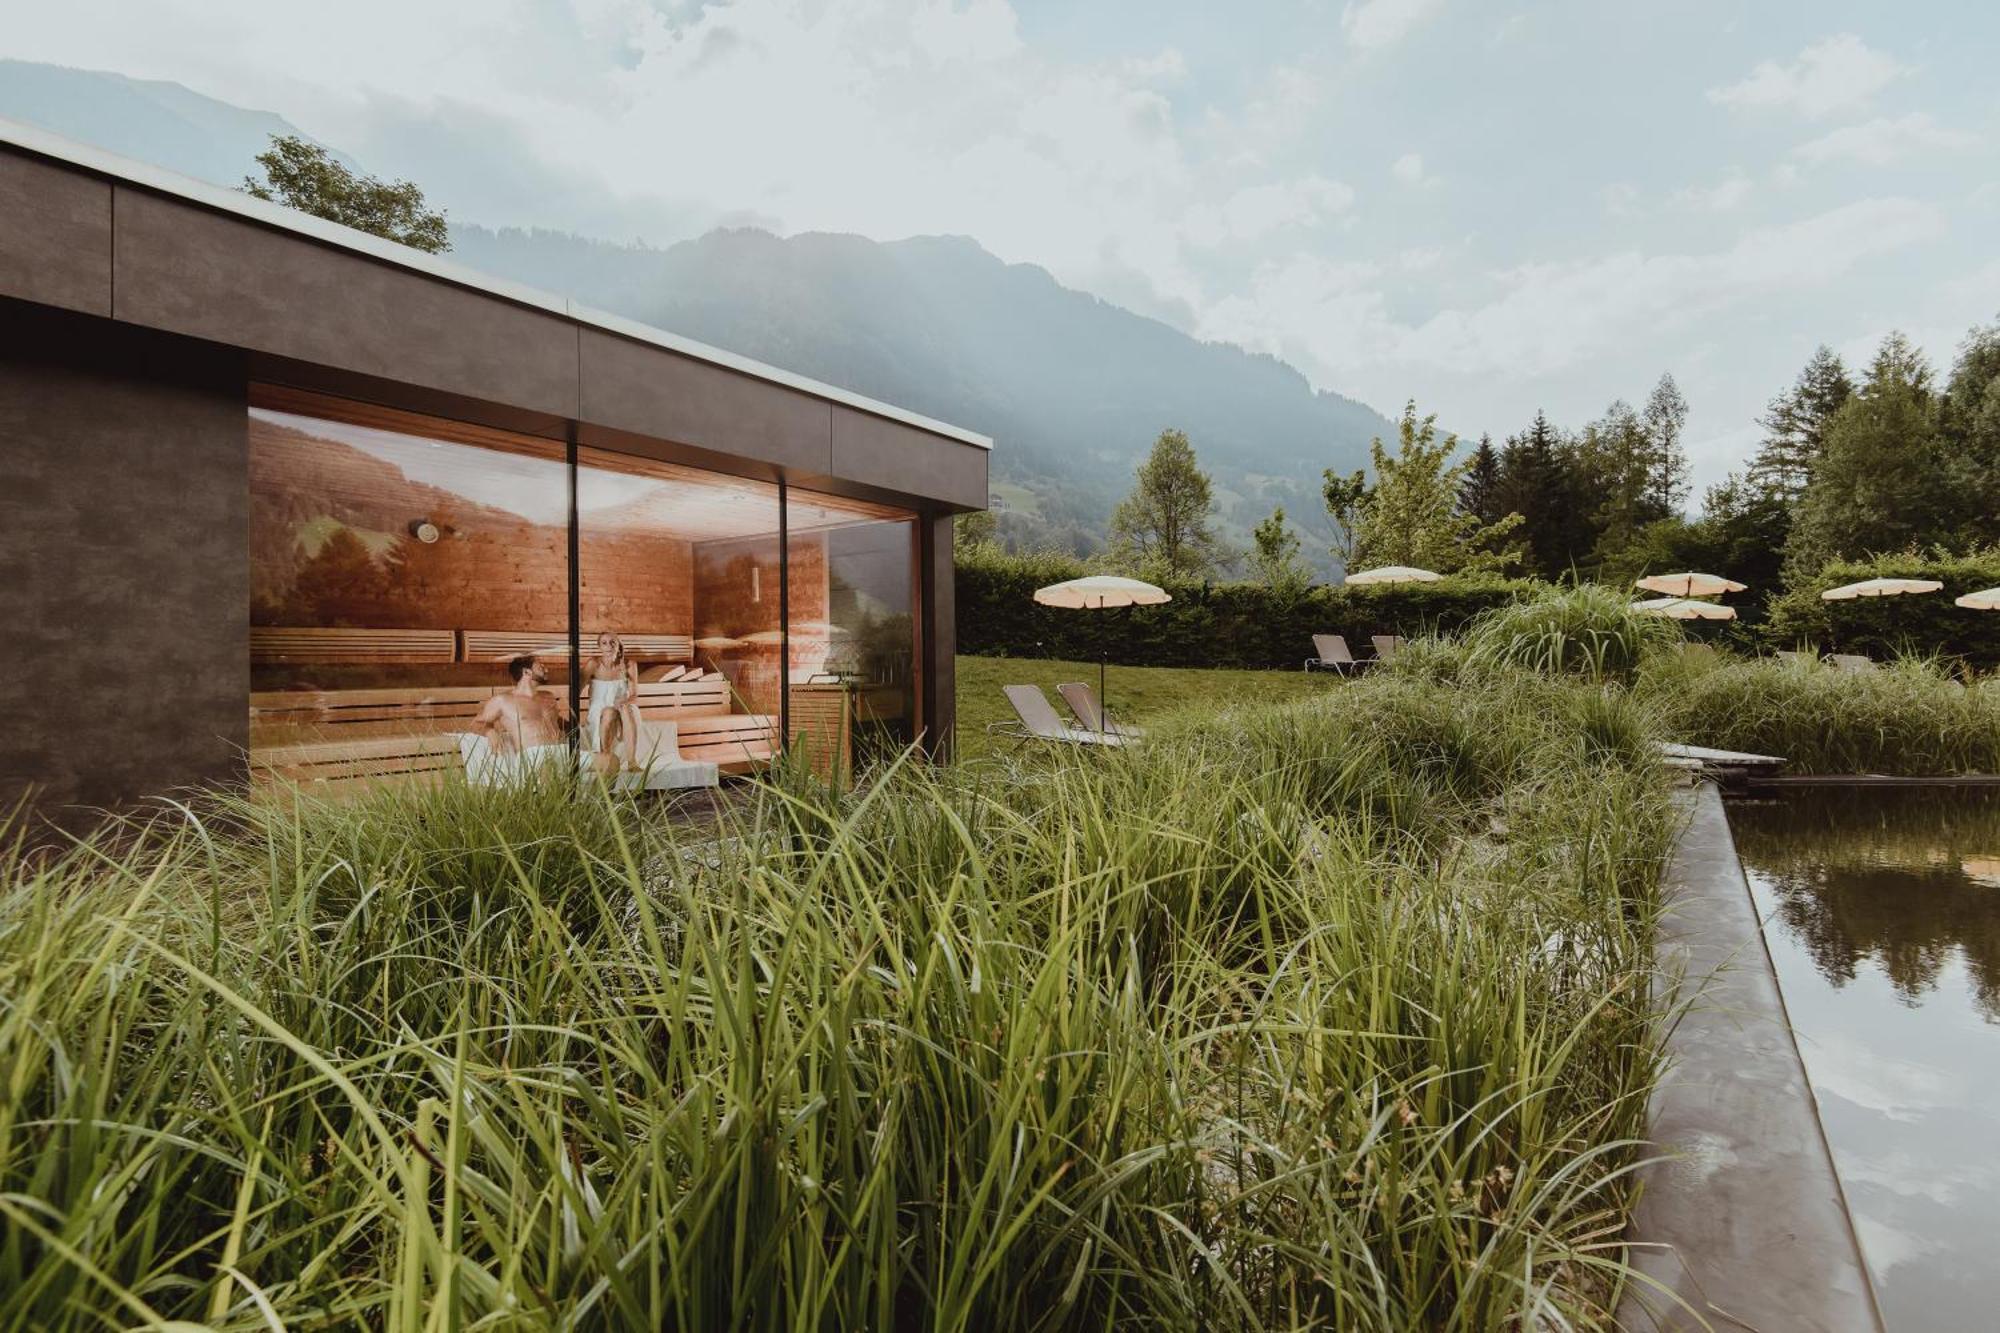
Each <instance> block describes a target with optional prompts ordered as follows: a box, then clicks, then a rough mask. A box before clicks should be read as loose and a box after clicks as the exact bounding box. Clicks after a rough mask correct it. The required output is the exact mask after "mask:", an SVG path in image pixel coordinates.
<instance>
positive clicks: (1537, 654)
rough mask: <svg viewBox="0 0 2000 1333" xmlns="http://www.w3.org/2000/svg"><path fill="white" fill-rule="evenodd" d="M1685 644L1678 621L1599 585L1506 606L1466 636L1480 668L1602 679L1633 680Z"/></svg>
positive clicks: (1483, 618) (1485, 617) (1476, 624)
mask: <svg viewBox="0 0 2000 1333" xmlns="http://www.w3.org/2000/svg"><path fill="white" fill-rule="evenodd" d="M1680 642H1681V633H1680V630H1679V629H1678V628H1677V627H1676V626H1675V625H1674V624H1673V623H1672V622H1670V621H1667V620H1663V619H1661V618H1660V617H1658V616H1649V615H1643V614H1641V613H1639V612H1637V611H1634V610H1633V609H1632V607H1631V604H1630V601H1629V599H1628V598H1627V597H1626V596H1625V595H1624V594H1623V593H1621V592H1618V591H1616V590H1614V589H1611V588H1606V587H1601V586H1599V585H1597V584H1594V583H1584V584H1578V585H1576V586H1573V587H1567V588H1558V589H1556V590H1554V591H1552V592H1548V593H1544V594H1543V595H1542V596H1539V597H1536V598H1534V599H1533V600H1531V601H1523V602H1515V603H1513V604H1512V605H1509V606H1502V607H1498V608H1496V609H1494V610H1492V611H1488V612H1486V613H1485V614H1483V615H1481V616H1480V617H1479V618H1478V619H1477V620H1475V621H1474V622H1473V624H1472V627H1471V628H1470V629H1469V630H1468V631H1467V632H1466V646H1467V650H1468V655H1469V658H1470V660H1471V661H1472V662H1473V663H1474V664H1476V665H1480V666H1485V667H1489V668H1490V667H1524V668H1527V669H1528V670H1531V671H1540V672H1544V673H1569V674H1576V675H1582V676H1587V677H1589V678H1591V679H1594V680H1607V679H1612V680H1627V679H1630V678H1631V676H1632V674H1633V673H1634V672H1636V671H1637V670H1638V669H1639V666H1640V664H1641V663H1642V662H1644V661H1645V660H1646V659H1647V658H1648V657H1649V656H1651V655H1653V654H1655V653H1657V652H1660V651H1662V650H1664V649H1666V648H1669V647H1671V646H1673V645H1675V644H1678V643H1680Z"/></svg>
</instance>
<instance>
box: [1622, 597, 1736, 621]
mask: <svg viewBox="0 0 2000 1333" xmlns="http://www.w3.org/2000/svg"><path fill="white" fill-rule="evenodd" d="M1632 609H1633V610H1634V611H1637V612H1638V613H1639V614H1640V615H1645V616H1665V617H1666V618H1667V619H1668V620H1734V619H1736V608H1735V607H1733V606H1724V605H1722V604H1721V603H1720V602H1702V601H1697V600H1695V599H1694V598H1692V597H1655V598H1652V599H1651V600H1650V601H1644V602H1634V603H1632Z"/></svg>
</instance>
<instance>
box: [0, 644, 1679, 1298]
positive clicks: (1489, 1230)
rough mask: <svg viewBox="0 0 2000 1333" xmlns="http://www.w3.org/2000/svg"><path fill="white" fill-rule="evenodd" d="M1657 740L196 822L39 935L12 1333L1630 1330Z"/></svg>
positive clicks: (379, 803)
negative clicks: (1622, 1310) (688, 809)
mask: <svg viewBox="0 0 2000 1333" xmlns="http://www.w3.org/2000/svg"><path fill="white" fill-rule="evenodd" d="M1648 734H1649V733H1647V731H1646V729H1645V723H1644V720H1643V716H1642V714H1641V713H1640V712H1639V711H1638V710H1637V708H1636V706H1635V705H1634V704H1633V703H1632V701H1631V700H1630V699H1629V698H1627V697H1626V696H1624V695H1623V694H1622V693H1606V692H1603V691H1599V690H1597V689H1595V688H1591V687H1587V686H1580V685H1575V684H1571V683H1566V682H1563V681H1560V680H1553V679H1536V678H1531V677H1526V676H1522V675H1519V674H1518V673H1517V674H1514V675H1510V676H1504V677H1500V678H1495V679H1489V680H1487V681H1486V682H1485V683H1484V684H1483V685H1481V686H1479V687H1478V688H1467V687H1463V686H1458V685H1451V686H1447V685H1439V684H1435V683H1429V682H1426V681H1424V680H1421V679H1416V678H1399V677H1397V676H1394V675H1385V676H1384V677H1383V678H1382V679H1380V680H1378V681H1368V682H1359V683H1356V684H1354V685H1353V686H1351V687H1347V688H1343V689H1340V690H1338V691H1337V692H1334V693H1331V694H1329V696H1328V697H1327V698H1326V699H1324V700H1316V701H1313V702H1310V703H1305V704H1299V705H1290V706H1283V707H1270V706H1267V707H1262V708H1257V709H1251V710H1244V711H1242V712H1238V713H1234V714H1218V715H1215V716H1212V717H1208V718H1205V719H1200V720H1185V719H1183V720H1182V721H1180V722H1179V723H1177V724H1175V725H1173V726H1170V727H1167V728H1165V729H1164V730H1163V734H1161V735H1159V736H1157V737H1156V738H1154V739H1153V740H1151V741H1150V742H1149V743H1148V744H1147V745H1146V746H1145V747H1143V749H1140V750H1137V751H1135V752H1133V753H1130V754H1120V755H1111V756H1102V755H1099V756H1077V757H1071V758H1067V759H1062V760H1058V761H1054V762H1051V763H1048V764H1036V765H1029V766H1024V767H1021V768H1018V769H1011V768H1007V767H1004V766H1000V765H984V766H977V767H971V768H966V769H961V770H947V771H934V770H930V769H926V768H924V767H922V766H919V765H916V764H908V763H906V764H904V765H901V766H899V767H897V768H896V769H895V770H893V771H889V772H883V773H879V774H877V775H875V776H874V777H873V778H872V780H870V781H869V782H867V783H866V784H864V785H863V786H862V787H861V788H859V789H857V790H854V791H849V792H843V793H836V792H830V791H827V790H825V789H822V788H820V787H818V786H816V785H815V784H813V783H812V782H811V781H810V780H809V779H807V778H805V777H803V776H802V775H798V774H788V775H780V776H779V777H778V778H777V779H776V780H774V781H773V782H772V783H771V784H769V785H768V786H765V787H761V788H756V789H753V790H752V791H751V792H750V793H749V794H747V795H745V796H744V798H743V799H742V800H740V801H738V802H736V803H734V804H732V805H730V806H728V807H726V808H725V809H724V811H723V813H722V814H721V815H720V816H719V817H717V818H715V819H707V820H700V821H691V820H687V819H683V818H678V817H676V816H675V815H674V814H673V813H672V812H671V811H662V810H660V809H657V808H649V807H641V806H635V805H632V804H628V803H624V802H620V801H614V800H610V799H606V798H603V797H597V798H589V799H585V798H579V797H577V796H576V795H575V794H573V793H571V792H570V791H568V790H565V789H561V788H558V787H547V788H538V789H526V790H518V791H512V792H493V791H481V790H473V789H468V788H466V787H464V786H461V785H450V786H444V787H440V788H437V789H434V790H430V791H413V792H404V793H384V794H380V795H377V796H375V797H372V798H370V799H368V800H365V801H363V802H360V803H357V804H351V805H346V806H322V805H317V804H312V803H302V804H300V805H298V806H296V807H281V806H279V805H276V804H257V803H251V802H247V801H230V800H208V801H203V802H201V803H198V804H194V805H190V806H188V807H186V808H185V809H182V810H178V811H174V812H171V813H169V814H164V815H162V816H161V817H160V818H158V819H156V820H154V821H153V822H151V823H150V824H149V825H147V826H145V827H137V826H132V825H125V826H121V827H116V828H112V829H109V830H107V831H106V832H105V833H104V834H103V835H101V836H99V837H97V838H95V839H92V840H91V841H88V842H86V843H83V844H81V845H78V846H76V847H74V848H73V849H71V850H69V851H67V852H66V853H64V854H62V855H59V856H54V857H47V856H33V855H30V854H28V853H27V852H26V851H25V850H24V849H23V848H22V847H21V846H19V845H17V846H15V847H14V848H13V849H12V850H11V851H10V852H9V853H8V854H7V856H6V858H5V861H4V865H0V872H4V891H3V892H4V896H3V897H0V1076H4V1079H5V1084H4V1095H0V1328H5V1329H37V1330H42V1329H48V1330H68V1329H77V1330H81V1329H101V1328H106V1327H139V1326H152V1327H161V1326H173V1325H176V1324H177V1325H178V1326H182V1327H190V1326H196V1325H202V1326H208V1327H213V1328H219V1329H245V1330H247V1329H265V1328H277V1327H283V1328H294V1329H297V1328H369V1329H384V1330H396V1331H398V1333H402V1331H404V1330H408V1331H410V1333H415V1331H416V1330H420V1329H432V1328H447V1327H450V1328H472V1327H480V1328H510V1329H511V1328H579V1329H584V1328H590V1329H622V1328H642V1327H643V1328H677V1329H704V1330H705V1329H721V1328H752V1329H778V1328H786V1329H797V1328H814V1329H886V1328H921V1329H951V1330H960V1329H1013V1328H1021V1329H1055V1328H1094V1329H1103V1328H1110V1327H1120V1328H1128V1327H1129V1328H1162V1329H1194V1328H1204V1329H1236V1328H1242V1329H1252V1328H1260V1329H1261V1328H1295V1327H1323V1328H1335V1329H1356V1330H1377V1329H1416V1328H1422V1329H1462V1330H1484V1329H1496V1330H1497V1329H1510V1330H1511V1329H1520V1328H1556V1327H1572V1328H1605V1327H1609V1326H1610V1315H1609V1313H1608V1311H1609V1308H1610V1305H1611V1302H1612V1300H1613V1298H1614V1294H1615V1288H1616V1285H1617V1283H1618V1281H1619V1278H1620V1275H1621V1271H1622V1269H1621V1262H1620V1261H1621V1254H1622V1251H1621V1248H1620V1239H1619V1237H1620V1229H1621V1227H1622V1225H1623V1221H1624V1217H1625V1209H1626V1205H1627V1203H1628V1179H1629V1171H1630V1169H1631V1167H1632V1166H1633V1164H1634V1162H1635V1159H1636V1156H1637V1155H1638V1153H1639V1152H1640V1148H1639V1146H1638V1141H1639V1140H1640V1139H1641V1138H1642V1137H1643V1132H1644V1107H1645V1097H1646V1093H1647V1091H1648V1089H1649V1088H1650V1086H1651V1084H1652V1082H1653V1079H1654V1075H1655V1054H1654V1052H1655V1040H1654V1039H1655V1036H1656V1023H1657V1020H1656V1016H1655V1015H1654V1014H1653V1013H1652V1012H1651V1011H1650V1009H1649V1003H1650V1001H1649V998H1648V994H1649V992H1648V987H1647V984H1646V982H1647V970H1648V964H1649V959H1650V948H1649V939H1650V932H1651V928H1652V920H1653V911H1654V898H1655V889H1656V882H1657V876H1658V872H1659V868H1660V865H1661V862H1662V859H1663V855H1664V849H1665V847H1666V844H1667V841H1668V839H1669V836H1670V832H1671V816H1670V811H1669V805H1668V802H1667V799H1666V796H1665V793H1664V791H1663V790H1662V788H1661V787H1660V785H1659V782H1658V779H1657V776H1656V775H1655V774H1654V773H1653V771H1652V770H1651V768H1650V767H1649V766H1648V765H1647V764H1646V763H1645V762H1644V749H1645V744H1646V741H1647V738H1648Z"/></svg>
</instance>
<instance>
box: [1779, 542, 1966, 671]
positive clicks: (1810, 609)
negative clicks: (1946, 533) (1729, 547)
mask: <svg viewBox="0 0 2000 1333" xmlns="http://www.w3.org/2000/svg"><path fill="white" fill-rule="evenodd" d="M1874 578H1899V579H1937V580H1939V581H1941V582H1942V583H1943V584H1944V588H1943V589H1942V590H1941V591H1939V592H1932V593H1921V594H1917V595H1914V596H1905V597H1865V598H1863V597H1858V598H1856V599H1855V600H1853V601H1851V602H1823V601H1821V600H1820V599H1819V595H1820V593H1822V592H1824V591H1825V590H1826V589H1828V588H1837V587H1839V586H1840V585H1842V584H1844V583H1859V582H1860V581H1861V580H1863V579H1874ZM1992 587H2000V550H1984V551H1974V552H1971V553H1969V554H1966V555H1945V554H1940V553H1935V552H1934V553H1932V554H1929V555H1920V554H1913V553H1910V552H1905V553H1903V554H1900V555H1878V556H1874V557H1871V558H1870V559H1867V560H1839V561H1835V562H1834V563H1832V564H1830V565H1828V566H1827V567H1826V568H1825V569H1823V570H1821V571H1820V574H1819V577H1818V578H1817V579H1815V580H1813V582H1812V584H1811V586H1810V587H1807V588H1803V589H1800V590H1798V591H1795V592H1788V593H1786V594H1785V595H1784V596H1783V597H1781V598H1778V599H1777V600H1776V601H1774V602H1773V603H1772V606H1771V618H1770V621H1769V624H1768V627H1767V629H1766V630H1765V635H1766V637H1767V638H1768V639H1769V640H1770V641H1771V642H1772V643H1774V644H1776V645H1777V646H1778V647H1781V648H1788V647H1791V646H1792V645H1793V644H1794V643H1798V642H1807V643H1811V644H1814V645H1815V646H1817V647H1818V648H1820V649H1821V650H1822V651H1825V652H1834V653H1861V654H1864V655H1865V656H1868V657H1874V658H1878V659H1882V658H1889V657H1894V656H1897V655H1899V654H1903V653H1914V654H1917V655H1920V656H1933V655H1935V656H1940V657H1946V658H1954V659H1957V660H1958V661H1960V662H1963V663H1965V664H1966V665H1968V666H1972V667H1977V668H1979V669H1980V670H1982V671H1990V670H1992V669H1994V668H1995V667H2000V611H1968V610H1966V609H1965V608H1964V607H1962V606H1954V605H1952V599H1953V598H1954V597H1958V596H1961V595H1963V594H1965V593H1968V592H1977V591H1979V590H1980V589H1982V588H1992Z"/></svg>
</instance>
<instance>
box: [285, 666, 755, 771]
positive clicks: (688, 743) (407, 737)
mask: <svg viewBox="0 0 2000 1333" xmlns="http://www.w3.org/2000/svg"><path fill="white" fill-rule="evenodd" d="M508 688H509V687H508V686H504V685H494V686H488V685H443V686H437V687H435V688H429V689H425V688H420V687H409V688H401V689H363V690H270V691H259V692H256V693H253V694H252V695H251V696H250V769H251V777H252V780H253V781H255V782H258V783H272V782H291V783H297V784H299V785H302V786H314V787H318V786H320V785H321V784H326V783H335V782H338V783H341V784H346V783H354V784H357V785H356V787H355V788H354V789H355V790H357V791H358V790H361V789H363V788H366V787H373V786H380V785H383V784H385V783H392V782H405V781H411V780H421V779H423V778H424V777H425V776H426V775H430V774H436V773H442V772H449V771H455V770H457V769H458V767H459V765H460V759H459V748H458V733H460V732H462V731H463V730H464V729H465V727H466V725H467V724H468V723H470V722H471V720H472V719H473V718H474V717H476V716H477V715H478V713H479V710H480V709H481V708H483V707H485V705H486V701H487V700H488V699H490V698H492V697H493V696H494V695H495V694H499V693H502V692H504V691H505V690H506V689H508ZM544 691H545V692H546V693H548V694H551V695H554V696H556V698H557V699H558V701H559V705H558V706H559V707H560V708H561V710H562V712H563V714H564V716H565V717H567V716H568V713H569V691H568V689H567V688H566V687H544ZM587 697H588V696H587V695H586V698H587ZM635 698H636V700H637V703H638V706H639V716H640V717H641V718H644V719H646V720H648V721H654V722H672V723H674V725H675V730H676V733H677V734H678V737H679V744H680V753H681V757H682V758H683V759H696V760H705V761H708V762H711V763H714V764H716V765H717V766H718V767H719V768H720V769H721V770H722V771H723V772H725V773H747V772H752V771H754V770H756V769H759V768H762V767H763V766H764V765H765V764H767V763H768V762H769V761H770V759H771V756H772V755H773V754H774V753H776V749H777V733H778V720H777V719H776V718H775V717H771V716H770V715H768V714H763V713H735V712H731V711H730V707H731V700H730V695H729V683H728V682H727V681H725V680H697V681H653V682H641V684H640V685H639V688H638V692H637V694H636V696H635Z"/></svg>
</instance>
